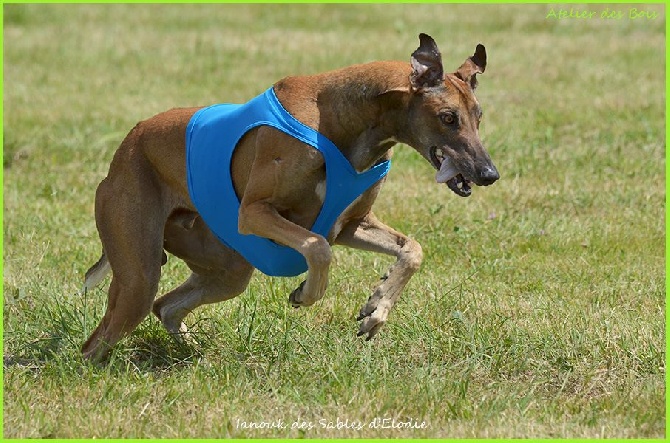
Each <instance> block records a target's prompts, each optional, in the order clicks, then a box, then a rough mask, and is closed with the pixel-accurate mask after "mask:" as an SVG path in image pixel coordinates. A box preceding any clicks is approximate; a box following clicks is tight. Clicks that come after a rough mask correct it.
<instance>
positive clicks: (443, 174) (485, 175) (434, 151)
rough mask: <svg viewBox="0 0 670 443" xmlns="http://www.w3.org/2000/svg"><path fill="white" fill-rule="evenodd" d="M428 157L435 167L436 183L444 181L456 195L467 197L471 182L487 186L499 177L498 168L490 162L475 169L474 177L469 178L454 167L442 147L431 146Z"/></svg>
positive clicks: (470, 192) (469, 192)
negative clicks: (477, 169) (479, 168)
mask: <svg viewBox="0 0 670 443" xmlns="http://www.w3.org/2000/svg"><path fill="white" fill-rule="evenodd" d="M430 159H431V161H432V162H433V166H435V168H436V169H437V173H436V174H435V180H436V181H437V182H438V183H446V184H447V186H448V187H449V189H451V190H452V191H453V192H454V193H455V194H456V195H459V196H461V197H469V196H470V194H472V186H471V185H472V183H473V182H474V184H476V185H477V186H489V185H492V184H493V183H495V182H496V181H497V180H498V179H499V178H500V174H498V170H497V169H496V167H495V166H493V165H492V164H491V165H490V166H488V165H487V166H485V167H483V168H482V169H481V170H479V171H477V174H476V176H475V177H473V178H472V180H470V179H469V178H466V177H465V176H464V175H463V174H462V173H461V172H460V171H459V170H458V168H456V165H455V164H454V162H453V161H452V160H451V159H450V158H449V157H447V156H446V155H445V154H444V150H442V148H438V147H433V148H431V150H430Z"/></svg>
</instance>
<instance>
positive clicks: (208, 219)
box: [186, 87, 391, 277]
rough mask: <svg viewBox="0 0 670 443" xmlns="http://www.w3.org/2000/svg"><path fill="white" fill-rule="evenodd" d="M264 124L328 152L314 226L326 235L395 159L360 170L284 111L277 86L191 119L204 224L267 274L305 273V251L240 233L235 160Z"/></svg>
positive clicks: (195, 185) (192, 172) (191, 184)
mask: <svg viewBox="0 0 670 443" xmlns="http://www.w3.org/2000/svg"><path fill="white" fill-rule="evenodd" d="M258 126H271V127H273V128H276V129H278V130H280V131H282V132H285V133H286V134H288V135H290V136H292V137H294V138H296V139H298V140H300V141H302V142H303V143H305V144H308V145H310V146H312V147H314V148H315V149H317V150H318V151H319V152H321V154H322V155H323V157H324V161H325V165H326V196H325V199H324V202H323V206H322V208H321V211H320V212H319V215H318V217H317V219H316V220H315V222H314V224H313V225H312V227H311V228H310V230H311V231H312V232H314V233H315V234H319V235H322V236H324V237H327V236H328V233H329V232H330V230H331V229H332V227H333V225H334V224H335V221H336V220H337V218H338V217H339V215H340V214H341V213H342V212H343V211H344V210H345V209H346V208H347V207H348V206H349V205H350V204H351V203H352V202H353V201H354V200H356V198H358V197H359V196H360V195H361V194H362V193H363V192H365V191H366V190H367V189H369V188H370V187H371V186H372V185H373V184H375V183H377V182H378V181H379V180H381V179H382V178H383V177H384V176H385V175H386V174H387V173H388V171H389V169H390V167H391V162H390V161H384V162H382V163H379V164H377V165H375V166H373V167H372V168H370V169H369V170H367V171H364V172H362V173H358V172H356V170H355V169H354V168H353V167H352V166H351V164H350V163H349V161H348V160H347V159H346V158H345V157H344V156H343V155H342V153H341V152H340V150H339V149H338V148H337V146H335V145H334V144H333V142H331V141H330V140H329V139H328V138H326V137H325V136H324V135H323V134H321V133H319V132H318V131H316V130H314V129H312V128H310V127H309V126H306V125H304V124H303V123H301V122H300V121H298V120H297V119H296V118H295V117H293V116H292V115H291V114H290V113H289V112H288V111H287V110H286V109H284V107H283V106H282V104H281V103H280V102H279V100H278V99H277V96H276V95H275V92H274V89H273V88H272V87H271V88H269V89H268V90H267V91H265V92H264V93H263V94H261V95H259V96H257V97H255V98H254V99H252V100H250V101H249V102H247V103H245V104H242V105H235V104H220V105H213V106H209V107H206V108H202V109H200V110H198V111H197V112H196V113H195V114H194V115H193V117H191V120H190V122H189V124H188V127H187V128H186V174H187V181H188V190H189V193H190V196H191V200H192V201H193V204H194V205H195V207H196V210H197V211H198V213H199V214H200V215H201V217H202V218H203V220H204V222H205V223H206V224H207V226H208V227H209V228H210V229H211V231H212V232H213V233H214V234H215V235H216V237H217V238H218V239H219V240H221V241H222V242H223V243H224V244H226V245H227V246H228V247H230V248H232V249H234V250H236V251H237V252H238V253H239V254H240V255H242V256H243V257H244V258H245V259H246V260H247V261H248V262H249V263H251V265H252V266H254V267H255V268H257V269H259V270H260V271H261V272H263V273H264V274H267V275H270V276H284V277H289V276H295V275H299V274H302V273H303V272H305V271H306V270H307V263H306V261H305V258H304V257H303V256H302V255H301V254H300V253H299V252H297V251H296V250H294V249H292V248H289V247H287V246H283V245H280V244H277V243H275V242H273V241H272V240H269V239H267V238H263V237H258V236H255V235H243V234H240V233H239V231H238V216H239V215H238V214H239V208H240V201H239V199H238V198H237V194H236V193H235V188H234V187H233V182H232V177H231V170H230V167H231V160H232V157H233V151H234V149H235V146H236V145H237V143H238V142H239V140H240V139H241V138H242V136H243V135H244V134H245V133H247V132H248V131H249V130H251V129H253V128H255V127H258Z"/></svg>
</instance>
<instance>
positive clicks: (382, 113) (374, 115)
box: [276, 62, 411, 172]
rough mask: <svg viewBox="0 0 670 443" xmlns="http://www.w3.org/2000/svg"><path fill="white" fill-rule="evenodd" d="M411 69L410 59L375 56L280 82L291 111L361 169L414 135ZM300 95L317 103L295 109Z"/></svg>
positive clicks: (368, 166)
mask: <svg viewBox="0 0 670 443" xmlns="http://www.w3.org/2000/svg"><path fill="white" fill-rule="evenodd" d="M410 72H411V67H410V66H409V64H408V63H402V62H372V63H367V64H364V65H354V66H350V67H348V68H343V69H340V70H337V71H332V72H329V73H325V74H320V75H316V76H308V77H290V78H287V79H285V80H283V81H281V82H280V83H278V84H277V86H276V88H277V93H278V95H280V100H281V101H282V102H283V103H285V105H286V106H287V108H288V109H289V111H291V112H292V113H294V115H295V116H296V117H297V118H298V119H300V120H301V121H303V122H304V123H306V124H308V125H310V126H313V127H315V128H317V130H318V131H319V132H321V133H322V134H323V135H325V136H326V137H328V138H329V139H330V140H331V141H333V143H335V145H336V146H337V147H338V148H339V149H340V150H341V151H342V154H343V155H344V156H345V157H346V158H347V160H349V162H350V163H351V165H352V166H353V167H354V169H356V170H357V171H359V172H361V171H365V170H367V169H369V168H370V167H372V166H373V165H374V164H376V163H377V162H379V161H380V160H383V159H386V158H388V157H389V156H390V153H389V149H390V148H391V147H392V146H393V145H394V144H395V143H397V142H403V143H407V142H408V140H409V138H410V137H409V133H410V131H409V127H408V124H407V114H406V103H404V102H405V101H406V96H407V95H408V94H407V91H408V88H409V74H410ZM298 97H300V98H301V99H302V100H304V99H306V98H307V99H308V103H314V104H315V108H312V109H311V110H307V109H304V107H295V109H292V108H293V107H292V106H291V103H297V100H296V99H297V98H298ZM294 100H295V101H294ZM303 103H304V101H303Z"/></svg>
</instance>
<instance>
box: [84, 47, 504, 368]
mask: <svg viewBox="0 0 670 443" xmlns="http://www.w3.org/2000/svg"><path fill="white" fill-rule="evenodd" d="M419 41H420V44H419V47H418V49H416V50H415V51H414V52H413V53H412V54H411V58H410V63H407V62H400V61H382V62H371V63H366V64H360V65H354V66H350V67H345V68H342V69H338V70H334V71H330V72H325V73H321V74H317V75H309V76H293V77H287V78H284V79H282V80H280V81H279V82H277V83H275V84H274V85H273V86H272V87H271V88H270V89H268V91H266V93H265V94H262V95H261V96H259V97H258V98H257V99H254V100H252V101H253V102H254V103H255V104H253V103H252V104H251V105H248V106H247V105H215V106H213V107H207V108H179V109H172V110H169V111H167V112H164V113H161V114H158V115H156V116H154V117H152V118H150V119H148V120H145V121H142V122H140V123H138V124H137V125H136V126H135V127H134V128H133V129H132V130H131V131H130V133H129V134H128V135H127V136H126V138H125V139H124V140H123V142H122V143H121V145H120V147H119V148H118V150H117V151H116V153H115V155H114V158H113V160H112V162H111V165H110V168H109V173H108V175H107V177H106V178H105V179H104V180H102V182H101V183H100V185H99V186H98V188H97V191H96V197H95V219H96V225H97V228H98V232H99V234H100V239H101V241H102V247H103V253H102V257H101V258H100V260H99V261H98V262H97V263H96V264H95V265H93V266H92V267H91V268H90V269H89V270H88V272H87V273H86V277H85V283H84V291H86V290H90V289H91V288H93V287H95V286H96V285H98V284H99V283H100V282H101V281H102V279H103V278H104V277H105V275H106V274H107V273H109V271H111V272H112V280H111V284H110V287H109V293H108V300H107V310H106V312H105V315H104V317H103V319H102V321H101V322H100V324H99V325H98V327H97V328H96V329H95V330H94V331H93V333H92V335H91V336H90V338H89V339H88V340H87V341H86V343H85V344H84V345H83V347H82V352H83V355H84V357H85V358H87V359H90V360H94V361H98V360H101V359H103V358H104V357H105V356H106V355H107V354H108V353H109V351H110V349H111V348H112V347H113V346H114V345H115V344H116V343H117V342H118V341H119V340H121V339H122V338H123V337H125V336H127V335H128V334H130V333H131V332H132V331H133V330H134V329H135V328H136V327H137V326H138V325H139V323H140V322H141V321H142V320H143V319H144V318H145V317H146V316H147V315H148V314H149V313H150V312H151V311H152V310H153V313H154V314H155V315H156V316H157V317H158V318H159V319H160V321H161V322H162V324H163V325H164V326H165V328H166V329H167V330H168V331H169V332H170V333H172V334H174V335H175V336H177V337H180V338H184V337H187V336H188V329H187V327H186V326H185V325H184V323H183V320H184V318H185V317H186V316H187V314H189V313H190V312H191V311H193V310H194V309H195V308H197V307H198V306H201V305H203V304H208V303H215V302H219V301H223V300H228V299H231V298H233V297H235V296H237V295H238V294H240V293H241V292H242V291H244V289H245V288H246V287H247V284H248V283H249V280H250V278H251V275H252V273H253V271H254V269H256V268H258V269H260V270H261V271H262V272H264V273H267V274H269V275H298V274H300V273H302V272H304V271H307V274H306V276H305V280H304V281H303V282H302V284H300V285H299V286H298V288H297V289H296V290H295V291H293V293H291V294H290V296H289V302H290V303H291V304H292V305H293V306H294V307H300V306H310V305H312V304H314V303H315V302H316V301H318V300H319V299H321V298H322V297H323V295H324V292H325V291H326V286H327V283H328V272H329V266H330V263H331V256H332V255H331V245H334V244H337V245H345V246H350V247H353V248H358V249H363V250H367V251H374V252H379V253H383V254H388V255H392V256H395V257H396V261H395V263H394V264H393V265H392V266H391V267H390V268H389V270H388V272H387V273H386V274H385V276H384V277H383V278H382V279H381V281H380V283H379V285H378V286H377V287H376V288H375V290H374V292H373V293H372V295H371V296H370V297H369V299H368V301H367V303H366V304H365V305H364V306H363V307H362V309H361V310H360V313H359V316H358V318H357V321H360V322H361V324H360V328H359V330H358V335H359V336H362V335H365V336H366V338H367V339H370V338H372V337H373V336H375V334H377V332H378V331H379V329H380V327H381V326H382V325H384V323H385V322H386V321H387V318H388V315H389V312H390V311H391V309H392V308H393V306H394V305H395V303H396V301H397V300H398V298H399V296H400V293H401V291H402V290H403V288H404V287H405V285H406V284H407V282H408V281H409V279H410V278H411V276H412V275H413V274H414V273H415V272H416V271H417V269H418V268H419V266H420V265H421V262H422V250H421V246H420V245H419V244H418V243H417V242H416V241H415V240H413V239H411V238H408V237H407V236H405V235H403V234H401V233H400V232H397V231H395V230H394V229H392V228H390V227H388V226H386V225H385V224H383V223H382V222H381V221H379V220H378V219H377V218H376V217H375V215H374V214H373V213H372V210H371V208H372V204H373V203H374V201H375V199H376V198H377V195H378V194H379V191H380V187H381V185H382V183H383V182H384V180H385V179H384V175H385V173H386V171H388V167H389V165H390V163H389V160H390V157H391V153H392V151H391V147H392V146H393V145H395V144H396V143H403V144H406V145H409V146H411V147H412V148H413V149H415V150H416V151H417V152H418V153H419V154H420V155H421V156H422V157H424V158H425V159H426V161H428V163H430V164H431V165H432V166H433V167H434V168H435V169H436V171H437V172H436V181H437V182H438V183H445V184H446V185H447V186H448V187H449V189H451V190H452V191H453V192H454V193H456V194H457V195H459V196H462V197H467V196H469V195H470V193H471V190H472V188H471V186H472V185H473V184H474V185H477V186H488V185H490V184H492V183H494V182H495V181H496V180H498V178H499V174H498V171H497V170H496V168H495V166H494V165H493V163H492V161H491V158H490V156H489V154H488V153H487V152H486V150H485V149H484V147H483V145H482V142H481V141H480V138H479V133H478V131H479V123H480V120H481V117H482V110H481V107H480V105H479V103H478V101H477V99H476V98H475V96H474V90H475V88H476V86H477V78H476V77H477V75H478V74H481V73H483V72H484V70H485V68H486V50H485V48H484V46H482V45H477V47H476V50H475V53H474V55H472V56H470V57H468V58H467V59H466V60H465V62H464V63H463V64H462V65H461V66H460V67H459V68H458V69H457V70H456V71H455V72H454V73H445V72H444V69H443V67H442V56H441V54H440V51H439V49H438V47H437V44H436V43H435V41H434V40H433V39H432V38H431V37H430V36H428V35H426V34H420V35H419ZM250 103H251V101H250ZM263 106H265V107H267V108H268V109H270V111H258V109H260V108H262V107H263ZM219 112H221V113H222V114H235V115H237V116H238V117H240V118H242V122H241V123H226V120H224V119H223V117H219ZM254 118H255V120H254ZM217 122H218V125H217ZM221 122H223V123H221ZM285 126H287V127H288V129H287V127H285ZM217 127H218V128H219V129H218V131H219V132H216V133H215V132H212V131H214V130H215V128H217ZM221 128H223V129H222V130H221ZM232 128H237V129H235V130H233V129H232ZM231 133H233V134H232V135H230V134H231ZM224 142H225V143H224ZM225 145H230V146H225ZM207 177H209V178H207ZM226 178H228V180H227V181H226V180H225V179H226ZM354 188H355V192H354V191H352V189H354ZM217 198H220V200H218V201H217V200H216V199H217ZM210 200H211V201H210ZM327 207H328V208H327ZM324 214H325V215H324ZM317 225H318V226H317ZM247 240H249V242H250V243H249V244H250V245H251V246H245V244H246V243H245V242H246V241H247ZM253 241H257V243H254V242H253ZM165 251H167V252H169V253H171V254H173V255H175V256H177V257H179V258H181V259H182V260H184V261H185V262H186V264H187V265H188V267H189V268H190V269H191V271H192V274H191V275H190V277H189V278H188V279H187V280H186V281H185V282H184V283H183V284H182V285H181V286H179V287H177V288H176V289H174V290H172V291H170V292H168V293H167V294H166V295H164V296H162V297H160V298H158V299H157V300H155V301H154V299H155V297H156V292H157V290H158V282H159V279H160V275H161V266H162V265H163V264H165V261H166V260H167V256H166V253H165ZM258 251H262V252H258ZM284 264H286V265H284Z"/></svg>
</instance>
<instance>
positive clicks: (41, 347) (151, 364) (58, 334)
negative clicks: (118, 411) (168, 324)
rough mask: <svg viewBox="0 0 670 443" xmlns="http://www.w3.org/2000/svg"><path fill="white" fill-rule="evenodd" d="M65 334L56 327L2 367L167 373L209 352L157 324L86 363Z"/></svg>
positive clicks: (12, 354) (7, 358) (6, 357)
mask: <svg viewBox="0 0 670 443" xmlns="http://www.w3.org/2000/svg"><path fill="white" fill-rule="evenodd" d="M152 323H153V322H152ZM156 323H157V322H156ZM63 332H64V331H62V330H60V329H59V328H58V327H54V328H53V329H52V330H50V331H44V332H43V333H42V334H41V337H40V338H38V339H34V340H31V341H28V342H26V343H24V344H23V345H22V346H20V347H19V348H17V349H16V350H13V351H9V352H8V351H7V350H5V353H4V355H3V368H4V369H5V370H6V371H13V370H18V371H30V372H36V373H37V372H41V371H43V370H45V369H46V368H49V367H52V368H53V367H54V366H63V367H69V368H72V367H80V368H81V369H82V370H85V369H84V368H86V367H90V368H93V369H104V370H108V371H111V372H117V371H120V372H125V371H129V370H132V371H139V372H142V373H165V372H170V371H173V370H181V369H184V368H187V367H190V366H192V365H194V364H196V363H197V361H199V360H200V359H201V358H202V357H203V355H204V353H205V351H206V346H205V347H203V346H201V345H199V344H189V343H185V342H183V341H179V340H176V339H175V338H174V337H171V336H170V335H169V334H166V333H165V331H164V330H162V329H161V328H160V327H159V325H158V324H149V325H147V326H145V327H141V328H138V330H136V331H135V333H133V336H132V337H129V338H128V341H127V342H126V343H125V344H124V345H119V346H117V347H116V348H114V349H113V350H112V351H111V353H110V354H109V355H108V356H107V357H106V358H104V359H103V360H102V361H101V362H97V363H91V362H88V361H86V360H84V358H83V356H82V354H81V351H80V347H81V343H79V341H77V340H74V339H73V338H72V337H70V336H68V335H67V334H63Z"/></svg>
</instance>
